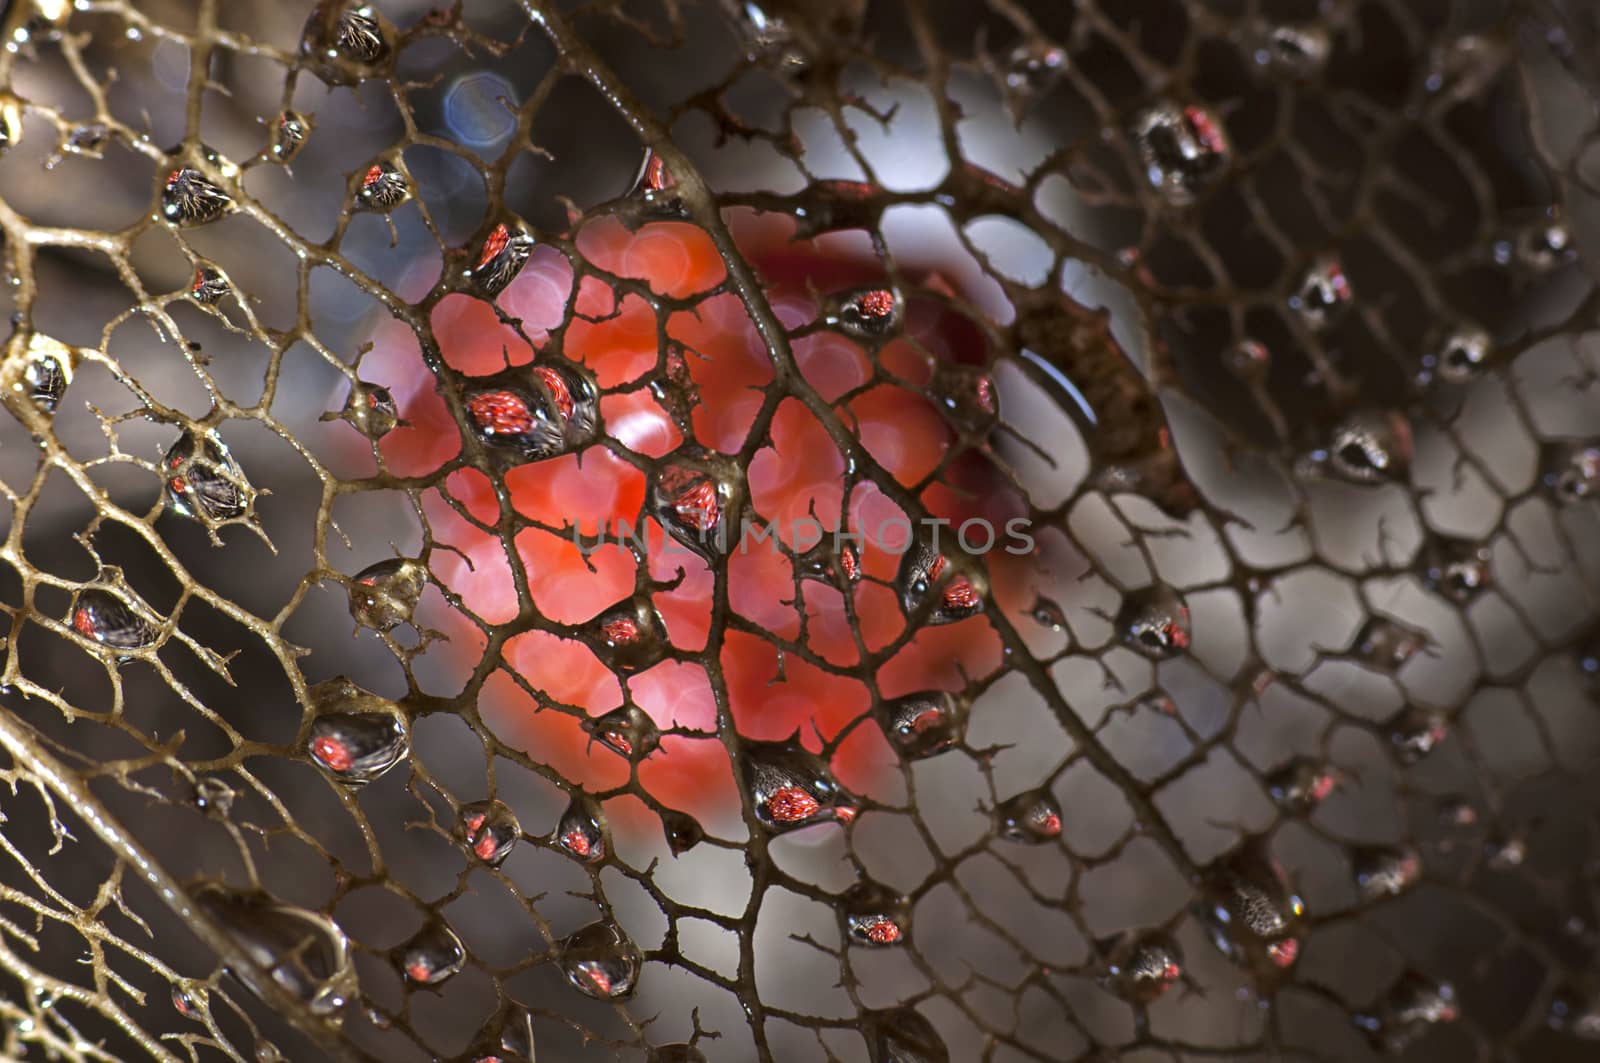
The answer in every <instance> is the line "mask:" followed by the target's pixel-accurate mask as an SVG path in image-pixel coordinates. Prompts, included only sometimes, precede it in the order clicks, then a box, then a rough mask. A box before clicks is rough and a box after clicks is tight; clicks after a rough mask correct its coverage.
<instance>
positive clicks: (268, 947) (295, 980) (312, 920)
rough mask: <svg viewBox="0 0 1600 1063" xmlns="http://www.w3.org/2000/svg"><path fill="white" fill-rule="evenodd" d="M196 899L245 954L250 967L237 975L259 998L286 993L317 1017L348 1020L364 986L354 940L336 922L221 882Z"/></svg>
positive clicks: (202, 889) (196, 894)
mask: <svg viewBox="0 0 1600 1063" xmlns="http://www.w3.org/2000/svg"><path fill="white" fill-rule="evenodd" d="M190 895H191V896H192V897H193V898H194V901H195V904H196V905H197V906H198V907H199V908H200V910H201V911H202V912H204V913H205V914H206V915H208V916H210V917H211V918H212V919H213V920H215V921H216V922H217V924H218V925H219V926H221V927H222V928H223V929H224V930H225V931H227V932H228V935H229V936H230V937H231V938H233V940H234V943H235V944H237V945H238V946H239V948H240V949H241V950H242V952H243V953H244V957H245V959H246V960H247V961H248V963H247V964H246V965H245V966H243V967H242V968H240V969H236V970H234V972H233V973H234V974H236V975H238V976H239V978H240V979H242V980H243V981H244V982H245V984H246V985H248V986H250V988H251V989H252V990H253V991H254V992H255V993H256V995H257V996H259V997H261V998H262V999H263V1000H265V1001H267V1002H268V1003H271V1002H273V1000H274V993H275V992H281V993H285V994H287V995H288V996H290V997H291V998H293V999H294V1000H295V1001H297V1002H299V1003H300V1004H301V1005H302V1006H304V1007H305V1008H306V1009H307V1010H308V1011H310V1012H311V1014H313V1015H316V1016H319V1017H321V1018H325V1019H327V1020H329V1021H331V1022H334V1023H337V1022H339V1021H340V1020H341V1019H342V1017H343V1012H344V1009H345V1006H346V1005H347V1004H348V1003H349V1002H350V1001H351V1000H353V999H354V998H355V996H356V995H357V993H358V992H359V990H360V985H359V982H358V980H357V977H356V969H355V962H354V958H353V957H352V955H351V950H350V941H349V939H348V938H347V937H345V934H344V931H342V930H340V929H339V927H338V926H337V925H336V924H335V923H334V922H333V921H332V920H331V919H328V918H327V917H326V916H322V915H318V914H317V913H315V912H311V911H307V910H306V909H304V908H297V907H294V906H293V905H288V904H281V903H279V902H278V901H276V900H274V899H273V898H272V897H271V896H270V895H269V894H266V893H260V892H244V891H238V890H233V889H229V888H228V887H226V886H224V885H222V884H220V883H215V882H207V883H203V884H201V885H200V886H198V887H196V888H194V889H192V890H191V891H190ZM269 987H270V988H269Z"/></svg>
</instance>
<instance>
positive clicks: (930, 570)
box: [895, 539, 983, 626]
mask: <svg viewBox="0 0 1600 1063" xmlns="http://www.w3.org/2000/svg"><path fill="white" fill-rule="evenodd" d="M948 567H949V560H948V559H947V558H946V557H945V556H944V555H943V554H941V553H939V552H938V551H937V550H935V549H934V548H933V546H932V545H931V544H929V543H927V542H925V541H923V540H920V539H919V540H916V541H915V542H913V543H912V544H911V545H910V547H909V548H908V549H907V550H906V552H905V554H904V555H903V556H902V557H901V558H900V567H899V569H898V571H897V572H896V573H895V589H896V590H897V592H898V593H899V597H900V608H901V609H903V610H904V611H905V614H906V616H908V617H917V616H921V618H922V623H924V624H927V625H929V626H933V625H938V624H954V623H956V622H957V621H959V620H965V619H966V618H967V617H969V616H973V615H975V614H977V613H978V612H980V611H981V610H982V609H983V589H982V588H981V587H980V586H979V585H978V584H976V583H974V582H973V580H972V579H970V578H969V577H967V576H965V575H963V574H961V573H959V572H951V573H948V574H946V571H945V570H946V569H947V568H948ZM922 610H926V612H922Z"/></svg>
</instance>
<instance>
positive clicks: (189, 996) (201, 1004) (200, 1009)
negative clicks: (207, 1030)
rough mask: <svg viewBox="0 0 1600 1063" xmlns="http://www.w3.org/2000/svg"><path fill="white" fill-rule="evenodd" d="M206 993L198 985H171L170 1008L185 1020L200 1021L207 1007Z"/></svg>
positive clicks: (185, 982)
mask: <svg viewBox="0 0 1600 1063" xmlns="http://www.w3.org/2000/svg"><path fill="white" fill-rule="evenodd" d="M207 996H208V994H207V991H206V988H205V986H203V985H200V984H198V983H193V982H188V981H183V982H174V983H173V984H172V1006H173V1008H174V1009H176V1011H177V1012H178V1014H179V1015H182V1016H183V1017H184V1018H186V1019H201V1018H203V1017H204V1015H205V1011H206V1006H207V999H206V998H207Z"/></svg>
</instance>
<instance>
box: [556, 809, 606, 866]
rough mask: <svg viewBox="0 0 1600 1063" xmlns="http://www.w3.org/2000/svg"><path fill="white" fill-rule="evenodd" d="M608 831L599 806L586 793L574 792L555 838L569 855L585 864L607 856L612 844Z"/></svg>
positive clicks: (557, 828)
mask: <svg viewBox="0 0 1600 1063" xmlns="http://www.w3.org/2000/svg"><path fill="white" fill-rule="evenodd" d="M606 834H607V831H606V820H605V813H604V812H602V811H601V810H600V806H599V805H598V804H596V803H595V802H594V801H593V800H591V799H590V798H589V797H587V796H585V795H583V794H575V795H573V798H572V800H571V801H570V802H569V803H568V804H567V810H566V811H565V812H563V813H562V814H561V819H560V821H559V822H557V824H556V836H555V842H556V844H557V845H559V846H560V847H561V848H562V849H564V850H566V852H567V854H568V855H570V856H573V857H575V858H577V859H578V860H581V861H582V862H584V863H586V864H598V863H599V862H600V861H602V860H604V859H605V858H606V850H607V849H608V848H609V846H608V845H607V840H606Z"/></svg>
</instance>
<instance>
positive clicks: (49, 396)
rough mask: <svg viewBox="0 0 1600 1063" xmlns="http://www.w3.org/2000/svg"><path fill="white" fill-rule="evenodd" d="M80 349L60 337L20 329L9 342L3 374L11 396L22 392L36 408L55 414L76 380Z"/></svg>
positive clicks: (6, 387)
mask: <svg viewBox="0 0 1600 1063" xmlns="http://www.w3.org/2000/svg"><path fill="white" fill-rule="evenodd" d="M77 367H78V354H77V352H76V351H75V350H74V349H73V348H71V347H68V346H67V345H66V344H64V343H62V342H61V341H60V340H56V339H52V338H51V337H49V336H45V335H42V334H40V333H37V332H25V331H23V330H22V329H18V330H17V331H16V332H14V333H12V336H11V340H10V342H9V343H7V344H6V360H5V368H4V373H3V380H4V387H5V390H6V392H7V393H8V394H9V395H18V396H20V397H21V398H22V399H24V400H25V401H26V402H27V403H28V404H29V405H30V406H31V407H32V408H33V409H35V410H37V411H39V412H40V413H43V414H46V415H48V414H53V413H55V412H56V407H57V406H59V405H60V404H61V399H62V398H63V397H64V396H65V395H66V393H67V388H68V386H69V385H71V383H72V376H73V373H74V372H75V371H76V370H77Z"/></svg>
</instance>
